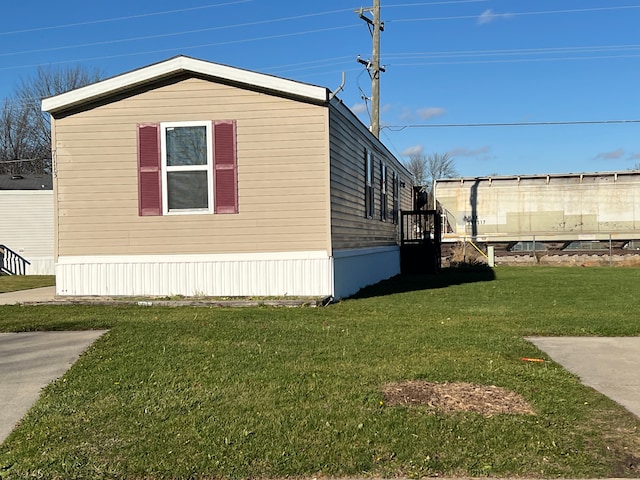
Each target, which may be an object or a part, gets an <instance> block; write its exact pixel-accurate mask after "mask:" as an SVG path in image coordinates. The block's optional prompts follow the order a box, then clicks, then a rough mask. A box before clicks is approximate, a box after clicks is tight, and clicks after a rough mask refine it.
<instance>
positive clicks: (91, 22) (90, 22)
mask: <svg viewBox="0 0 640 480" xmlns="http://www.w3.org/2000/svg"><path fill="white" fill-rule="evenodd" d="M252 1H253V0H236V1H233V2H226V3H218V4H211V5H203V6H200V7H190V8H180V9H176V10H165V11H163V12H152V13H141V14H139V15H128V16H126V17H115V18H103V19H100V20H88V21H86V22H77V23H66V24H62V25H50V26H48V27H34V28H25V29H23V30H13V31H10V32H0V35H15V34H18V33H33V32H42V31H45V30H57V29H61V28H71V27H82V26H86V25H96V24H99V23H109V22H118V21H121V20H132V19H135V18H146V17H155V16H160V15H171V14H174V13H182V12H192V11H195V10H204V9H207V8H215V7H225V6H228V5H236V4H238V3H247V2H252Z"/></svg>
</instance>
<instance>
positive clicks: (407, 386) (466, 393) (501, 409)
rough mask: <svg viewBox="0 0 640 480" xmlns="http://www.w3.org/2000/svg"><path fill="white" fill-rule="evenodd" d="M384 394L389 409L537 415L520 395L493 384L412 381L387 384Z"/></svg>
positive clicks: (488, 415) (485, 414) (488, 414)
mask: <svg viewBox="0 0 640 480" xmlns="http://www.w3.org/2000/svg"><path fill="white" fill-rule="evenodd" d="M383 395H384V401H385V403H386V404H387V405H390V406H394V405H404V406H417V405H426V406H428V407H431V408H432V409H434V411H440V412H456V411H466V412H476V413H479V414H481V415H484V416H486V417H490V416H493V415H499V414H505V413H506V414H521V415H533V414H534V413H535V412H534V411H533V409H532V408H531V406H530V405H529V403H528V402H527V401H526V400H525V399H524V398H523V397H522V396H521V395H519V394H517V393H515V392H512V391H510V390H506V389H504V388H501V387H496V386H493V385H491V386H487V385H476V384H472V383H429V382H425V381H421V380H412V381H407V382H401V383H392V384H389V385H386V386H385V388H384V390H383Z"/></svg>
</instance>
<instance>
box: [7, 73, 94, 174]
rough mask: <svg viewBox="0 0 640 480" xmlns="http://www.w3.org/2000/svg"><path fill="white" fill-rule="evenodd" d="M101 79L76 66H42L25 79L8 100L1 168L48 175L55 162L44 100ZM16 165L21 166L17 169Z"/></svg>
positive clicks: (13, 171) (14, 171) (12, 171)
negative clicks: (48, 170)
mask: <svg viewBox="0 0 640 480" xmlns="http://www.w3.org/2000/svg"><path fill="white" fill-rule="evenodd" d="M100 78H101V74H100V72H99V71H98V70H89V69H87V68H85V67H83V66H81V65H77V66H74V67H63V68H51V67H38V70H37V71H36V73H35V75H34V76H32V77H28V78H23V79H22V81H21V82H20V84H19V85H18V87H17V88H16V89H15V91H14V94H13V97H12V98H9V99H6V100H5V102H4V104H3V107H2V111H1V112H0V162H3V161H4V162H10V163H11V164H12V165H13V166H12V167H11V168H10V170H11V171H10V172H7V171H6V170H9V169H8V168H6V167H7V164H5V165H4V167H5V168H2V166H1V165H0V168H1V169H2V170H4V171H5V173H16V168H18V169H22V171H21V172H18V173H45V170H46V168H47V165H49V164H50V161H51V125H50V121H49V114H47V113H44V112H42V111H41V107H40V105H41V102H42V99H43V98H47V97H50V96H53V95H59V94H61V93H64V92H67V91H69V90H73V89H75V88H79V87H82V86H84V85H88V84H89V83H93V82H95V81H97V80H99V79H100ZM15 164H19V167H16V166H15Z"/></svg>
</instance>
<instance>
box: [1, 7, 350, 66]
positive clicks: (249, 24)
mask: <svg viewBox="0 0 640 480" xmlns="http://www.w3.org/2000/svg"><path fill="white" fill-rule="evenodd" d="M245 1H249V0H245ZM345 11H349V10H333V11H329V12H320V13H310V14H306V15H296V16H293V17H283V18H274V19H270V20H257V21H255V22H246V23H238V24H234V25H221V26H218V27H209V28H200V29H197V30H185V31H182V32H173V33H162V34H156V35H145V36H142V37H130V38H122V39H118V40H104V41H101V42H91V43H81V44H74V45H63V46H61V47H49V48H40V49H37V50H24V51H21V52H9V53H0V57H7V56H11V55H24V54H28V53H42V52H53V51H57V50H68V49H71V48H84V47H95V46H98V45H113V44H115V43H126V42H136V41H140V40H152V39H153V40H156V39H158V38H167V37H176V36H180V35H190V34H193V33H204V32H212V31H215V30H228V29H231V28H243V27H254V26H256V25H267V24H270V23H276V22H286V21H289V20H300V19H303V18H311V17H318V16H321V15H332V14H335V13H343V12H345Z"/></svg>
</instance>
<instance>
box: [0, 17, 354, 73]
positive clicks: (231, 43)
mask: <svg viewBox="0 0 640 480" xmlns="http://www.w3.org/2000/svg"><path fill="white" fill-rule="evenodd" d="M357 26H358V25H357V24H353V25H343V26H339V27H328V28H319V29H315V30H306V31H303V32H293V33H281V34H278V35H268V36H264V37H254V38H244V39H239V40H227V41H224V42H216V43H205V44H200V45H189V46H183V47H171V48H162V49H158V50H147V51H144V52H129V53H122V54H116V55H102V56H98V57H87V58H81V59H76V60H61V61H57V62H48V63H47V65H60V64H67V63H78V62H86V61H93V60H108V59H112V58H123V57H133V56H137V55H149V54H153V53H166V52H176V51H182V50H193V49H196V48H208V47H219V46H222V45H233V44H238V43H249V42H258V41H263V40H273V39H276V38H287V37H295V36H300V35H308V34H310V33H322V32H329V31H335V30H344V29H347V28H354V27H357ZM39 65H40V64H38V63H35V64H26V65H16V66H13V67H0V70H15V69H19V68H33V67H37V66H39Z"/></svg>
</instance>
